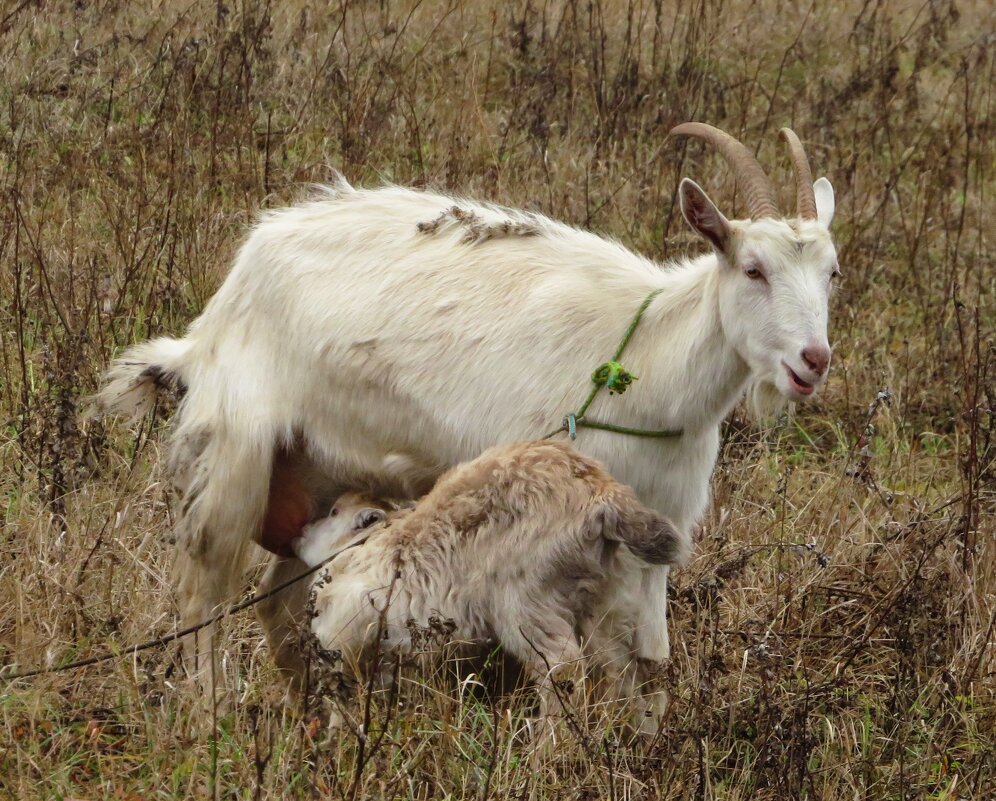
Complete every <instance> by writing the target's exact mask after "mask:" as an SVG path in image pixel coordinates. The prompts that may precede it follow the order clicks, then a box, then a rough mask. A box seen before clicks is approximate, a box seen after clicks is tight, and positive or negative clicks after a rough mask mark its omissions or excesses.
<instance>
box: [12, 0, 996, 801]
mask: <svg viewBox="0 0 996 801" xmlns="http://www.w3.org/2000/svg"><path fill="white" fill-rule="evenodd" d="M989 6H990V4H989V3H986V2H982V0H960V1H959V2H955V1H954V0H937V2H925V3H922V4H921V3H914V4H909V3H904V2H898V1H897V2H888V0H868V1H867V2H857V1H856V0H854V1H853V2H852V0H830V2H826V3H814V4H812V5H811V6H807V7H805V8H804V7H798V8H797V7H796V6H795V4H791V3H782V2H780V1H778V0H758V1H757V2H746V0H735V1H734V0H726V2H724V0H692V1H691V2H678V3H675V4H673V5H671V4H663V3H660V2H656V3H655V2H654V0H631V1H630V2H626V1H625V0H618V1H617V2H611V1H610V0H592V2H588V0H585V2H571V1H570V0H564V1H563V2H556V3H538V2H525V3H521V2H516V3H511V4H508V3H491V4H486V3H465V4H459V3H455V2H454V3H447V2H446V0H425V2H421V3H419V2H417V1H413V2H405V3H397V2H389V1H385V2H382V3H379V4H373V3H355V4H351V3H341V4H340V3H335V4H331V5H326V4H323V3H311V2H307V1H306V0H290V1H289V2H285V3H272V4H268V3H266V2H263V1H262V0H245V2H237V3H223V2H217V3H208V2H192V3H182V4H181V3H169V2H167V3H164V4H162V7H160V8H157V9H155V10H150V9H149V8H147V4H144V3H128V2H114V0H110V1H108V2H97V1H94V2H87V1H86V0H80V1H79V2H76V3H72V4H70V3H52V2H44V0H25V1H24V2H19V1H18V0H5V2H0V194H2V198H3V202H2V203H0V319H2V320H3V326H2V329H0V343H2V351H0V356H2V363H0V422H2V425H3V436H2V439H0V454H2V464H3V473H2V475H0V492H2V498H3V503H4V521H3V528H2V529H0V531H2V540H3V542H2V548H3V554H4V555H3V558H2V560H0V610H2V613H0V661H2V662H4V663H16V664H17V665H19V666H21V667H30V666H33V665H35V664H45V663H50V664H59V663H62V662H66V661H69V660H71V659H73V658H77V657H84V656H88V655H91V654H95V653H102V652H104V651H105V650H106V649H109V648H122V647H124V646H125V645H127V644H130V643H132V642H138V641H141V640H146V639H149V638H150V637H152V636H155V635H157V634H159V633H165V632H167V631H169V630H170V629H171V627H172V626H173V625H174V622H175V610H174V607H173V605H172V601H171V598H170V594H169V592H168V587H169V576H168V573H169V562H170V556H171V553H172V551H171V548H170V545H169V531H170V522H171V510H170V505H169V504H170V500H169V495H168V493H167V491H166V489H165V487H164V483H163V474H162V472H161V468H160V454H159V450H158V443H159V441H160V438H161V433H162V426H163V425H164V421H165V418H166V414H164V412H168V410H160V413H159V414H157V415H155V416H153V417H151V418H150V419H147V420H146V421H145V422H144V423H143V425H142V426H141V427H140V428H139V429H138V430H137V432H135V431H132V432H129V431H128V430H127V429H126V428H125V427H123V426H114V427H102V426H96V425H94V426H90V427H87V428H83V427H80V426H78V425H77V422H76V404H77V402H78V400H79V399H80V398H81V397H82V396H83V395H85V394H86V393H87V392H89V391H91V390H92V389H93V388H94V386H95V383H96V377H97V374H98V372H99V371H100V370H101V369H102V368H103V367H105V366H106V364H107V362H108V360H109V359H110V357H111V355H112V354H113V353H114V352H115V351H116V350H117V349H119V348H120V347H121V346H123V345H125V344H127V343H131V342H134V341H136V340H139V339H142V338H145V337H147V336H150V335H153V334H157V333H179V332H181V331H182V330H183V328H184V326H185V324H186V323H187V322H189V321H190V320H191V319H193V317H194V316H196V314H197V313H198V311H199V310H200V309H201V308H202V306H203V305H204V303H205V301H206V299H207V298H208V297H210V295H211V293H212V291H213V290H214V288H215V287H217V285H218V284H219V282H220V280H221V278H222V276H223V275H224V273H225V270H226V267H227V264H228V262H229V259H230V257H231V256H232V253H233V250H234V248H235V247H236V246H237V244H238V242H239V240H240V237H241V236H242V235H243V233H244V231H245V227H246V225H247V224H248V223H249V222H250V221H251V220H252V218H253V216H254V215H255V214H256V212H257V211H258V210H259V209H260V208H263V207H267V206H273V205H279V204H282V203H285V202H288V201H291V200H293V199H294V198H295V197H296V196H298V195H299V194H300V193H301V191H302V187H303V186H304V185H305V184H307V183H309V182H316V181H317V182H321V181H323V180H326V179H328V177H329V176H330V174H331V169H332V168H333V167H335V168H338V169H341V170H342V171H343V172H344V173H345V174H346V176H347V177H348V178H349V179H350V180H351V181H352V182H353V183H356V184H368V185H369V184H377V183H380V182H382V181H395V182H398V183H403V184H416V185H421V184H425V185H431V186H433V187H437V188H446V189H450V190H452V191H454V192H457V193H460V194H467V195H473V196H477V197H482V198H486V199H491V200H495V201H498V202H502V203H506V204H509V205H515V206H525V207H530V208H534V209H536V210H538V211H542V212H544V213H547V214H550V215H552V216H555V217H558V218H560V219H563V220H566V221H569V222H572V223H576V224H578V225H580V226H585V227H589V228H592V229H594V230H597V231H599V232H603V233H605V234H608V235H611V236H614V237H617V238H618V239H620V240H622V241H624V242H625V243H627V244H628V245H630V246H632V247H634V248H636V249H638V250H641V251H643V252H645V253H647V254H649V255H653V256H658V257H666V256H669V255H674V254H676V253H680V252H684V251H685V250H687V249H688V248H690V247H697V245H695V244H694V243H693V241H692V239H691V237H689V236H688V235H687V234H686V232H685V229H684V227H683V223H682V221H681V219H680V214H678V213H677V211H676V208H675V204H674V200H675V191H676V188H677V184H678V181H679V179H680V177H681V176H683V175H690V176H692V177H694V178H695V179H696V180H698V181H700V182H702V183H703V184H704V185H706V186H707V187H708V188H709V191H710V193H712V195H713V197H714V198H716V199H717V200H718V201H721V203H722V205H723V206H724V208H725V209H727V210H732V207H733V205H734V202H735V198H734V194H733V187H732V182H731V180H730V179H729V176H728V171H727V170H726V169H725V168H724V166H723V164H722V162H721V161H720V160H718V159H716V158H715V157H713V156H712V155H709V153H708V150H707V149H706V148H704V147H703V146H701V145H699V144H696V143H694V142H689V141H686V140H684V139H682V140H678V139H669V138H668V137H667V135H666V132H667V131H668V130H669V129H670V128H671V127H672V126H673V125H674V124H676V123H678V122H682V121H684V120H689V119H698V120H703V121H708V122H711V123H714V124H717V125H720V126H722V127H723V128H725V129H727V130H729V131H731V132H733V133H735V134H740V135H741V136H742V138H743V139H744V140H745V141H746V142H747V143H749V144H751V145H756V146H757V147H758V148H759V153H760V156H761V159H762V162H763V163H764V164H765V165H778V166H777V168H775V167H772V169H771V170H770V171H771V172H772V174H773V177H775V178H776V180H777V181H778V183H779V185H780V186H781V187H782V190H783V191H784V192H785V193H786V197H785V198H783V200H788V194H789V190H790V188H791V185H792V184H791V181H790V180H789V165H788V164H787V163H786V159H785V157H784V151H783V148H782V147H781V146H780V144H779V143H778V141H777V137H776V136H775V132H776V131H777V130H778V128H779V127H780V126H782V125H791V126H792V127H793V128H794V129H795V130H796V131H797V132H798V133H799V134H800V135H801V136H802V138H803V140H804V141H805V142H806V145H807V149H808V150H809V152H810V156H811V159H812V161H813V165H814V169H815V170H816V171H817V174H826V175H827V176H829V177H830V179H831V181H832V182H833V184H834V187H835V189H836V191H837V209H838V212H837V218H836V220H835V223H834V231H835V236H836V239H837V243H838V249H839V252H840V262H841V266H842V270H843V272H844V282H843V285H842V288H841V291H839V292H838V293H837V295H836V297H835V300H834V309H833V315H832V323H831V339H832V341H833V342H834V343H835V352H834V365H833V368H832V375H831V380H830V386H829V387H828V389H827V391H826V393H825V394H824V395H823V396H822V397H821V398H820V399H819V400H818V401H816V402H814V403H812V404H809V405H807V406H805V407H800V408H799V409H797V410H796V413H795V415H794V416H792V417H790V418H789V419H787V420H784V421H781V422H780V423H779V424H777V425H775V426H774V427H772V428H769V429H767V430H763V431H762V430H760V429H757V428H755V427H752V426H750V425H748V424H746V423H744V422H742V421H741V420H740V419H732V420H731V421H729V424H728V426H727V427H726V436H725V440H724V441H725V446H724V450H723V453H722V456H721V460H720V464H719V467H718V469H717V472H716V476H715V484H714V490H715V492H714V503H713V507H712V511H711V513H710V516H709V518H708V520H707V521H705V525H704V527H703V529H702V531H701V532H700V535H699V538H698V543H697V551H696V557H695V559H694V560H693V562H692V564H691V565H690V567H688V568H686V569H684V570H681V571H678V572H677V574H676V575H675V577H674V579H675V594H674V601H673V604H672V611H673V620H672V640H673V642H674V643H675V653H674V659H673V661H672V663H671V665H670V667H669V670H668V675H667V676H666V677H665V680H666V681H667V683H668V684H669V686H670V690H671V693H672V697H673V704H672V706H671V709H670V713H669V723H668V726H667V728H666V730H665V731H664V732H663V733H662V734H661V736H660V737H659V738H658V740H657V741H656V742H654V743H653V744H652V745H650V746H649V747H648V748H645V749H635V750H634V749H630V748H628V747H625V746H623V745H619V744H617V743H616V742H615V740H614V739H613V737H612V735H611V733H609V732H605V731H601V730H599V729H597V728H594V727H591V728H588V727H585V726H580V725H579V726H578V727H577V728H572V729H570V731H569V732H568V733H567V735H566V739H564V740H563V741H562V745H561V747H560V748H559V749H557V750H556V751H555V752H554V753H552V754H551V755H550V756H549V757H548V758H547V759H546V760H545V761H544V763H543V766H542V769H541V770H533V769H532V767H530V765H529V763H528V760H525V759H524V758H523V756H524V751H523V748H522V740H521V738H516V736H515V733H516V731H517V729H518V728H519V726H520V725H521V719H522V716H523V714H525V712H524V710H525V705H524V704H521V703H518V704H516V703H512V704H509V703H508V699H507V698H498V699H491V700H482V699H481V698H478V697H476V696H475V695H474V694H472V693H469V692H465V693H462V694H457V693H454V692H452V691H450V690H448V689H447V685H446V684H445V683H440V682H437V681H436V680H435V679H432V680H419V675H420V674H418V673H417V672H415V673H412V674H410V675H407V674H406V676H405V680H404V681H403V683H402V685H401V686H400V687H399V688H398V695H397V700H399V701H400V702H401V704H402V705H401V706H400V707H397V706H396V705H389V704H386V703H382V702H380V701H378V703H375V704H373V705H372V706H371V707H370V708H369V710H370V727H371V736H370V737H369V738H368V739H367V740H366V741H365V742H364V743H363V744H362V745H361V744H360V742H359V740H358V738H356V737H346V738H342V739H341V740H337V741H335V742H333V743H326V742H323V741H322V738H321V735H320V734H317V735H316V732H315V730H314V729H313V728H309V727H308V726H307V725H303V724H302V723H301V722H300V721H297V720H294V719H293V718H292V717H285V716H282V713H280V711H279V710H278V707H277V706H276V704H275V703H274V701H275V696H276V692H275V690H276V686H277V685H276V681H275V674H274V669H273V667H272V666H271V664H270V663H269V661H268V660H267V658H266V654H265V651H264V649H263V647H262V645H261V638H260V635H259V631H258V629H257V628H256V626H255V624H254V622H253V621H252V620H251V619H250V618H248V617H246V616H245V615H243V616H241V617H240V618H238V620H237V621H236V622H235V624H234V625H233V626H232V627H231V636H230V637H229V639H228V641H227V645H226V648H225V652H224V661H223V665H224V669H225V670H226V671H228V672H229V673H230V674H231V676H232V680H233V681H235V682H237V686H238V688H239V692H238V699H237V703H236V705H235V708H234V710H233V711H231V712H230V713H228V714H226V715H223V716H219V717H218V718H217V719H216V720H214V721H213V724H212V726H211V730H210V731H208V732H193V731H191V729H190V727H189V725H188V723H187V721H188V713H189V710H190V707H191V705H192V704H193V703H194V696H193V694H192V692H191V691H190V689H189V688H188V687H187V686H186V685H185V684H184V683H183V682H182V681H180V680H179V676H178V673H177V671H176V670H175V667H174V660H175V650H174V646H171V647H170V648H166V649H161V650H150V651H147V652H144V653H142V654H141V655H139V656H138V657H135V658H131V659H126V660H121V661H118V662H109V663H104V664H102V665H98V666H94V667H90V668H87V669H84V670H79V671H73V672H64V673H55V674H51V675H48V676H44V677H41V678H36V679H31V680H24V681H18V682H15V683H8V682H6V681H3V680H0V795H6V796H8V797H11V798H18V799H29V798H62V797H78V798H92V799H96V798H122V799H125V798H142V799H146V798H153V797H156V798H171V797H176V798H186V797H189V796H190V795H193V794H200V793H205V794H214V795H216V796H217V797H225V798H262V797H273V798H279V797H287V798H305V797H313V796H319V797H333V798H338V797H340V796H349V797H356V798H395V797H411V798H442V797H452V798H467V797H475V798H482V799H483V798H487V797H495V798H503V797H508V796H513V795H514V796H516V797H524V796H526V795H528V794H530V793H532V794H533V795H534V797H537V798H547V797H549V798H554V797H571V798H574V797H582V798H601V797H605V798H613V799H615V798H628V797H634V796H636V795H637V794H640V797H645V798H656V797H662V798H701V799H710V798H723V799H748V798H750V799H787V798H796V797H798V798H809V799H824V798H825V799H836V798H841V797H847V798H869V799H872V798H874V799H878V798H883V799H885V798H890V799H891V798H895V799H921V798H923V799H927V798H932V799H933V798H938V799H940V798H950V799H955V798H965V799H986V798H992V797H993V796H994V795H996V734H994V731H996V652H994V648H996V645H994V641H996V525H994V516H996V491H994V486H996V468H994V460H996V438H994V433H996V431H994V429H996V416H994V412H993V405H994V402H996V397H994V396H996V354H994V352H993V337H994V330H993V329H994V322H993V321H994V320H996V301H994V291H996V269H994V263H993V262H994V260H993V251H992V230H993V224H992V215H993V204H992V198H993V193H994V191H996V184H994V168H996V154H994V149H993V145H992V142H993V141H994V139H996V130H994V127H996V115H994V94H993V93H994V89H993V87H994V86H996V38H994V33H993V31H994V18H993V12H992V11H991V10H990V7H989ZM783 207H791V204H789V203H787V202H785V203H783ZM987 212H988V214H987ZM987 219H989V220H990V221H989V222H988V223H987V222H986V220H987ZM506 707H507V708H508V709H507V710H506Z"/></svg>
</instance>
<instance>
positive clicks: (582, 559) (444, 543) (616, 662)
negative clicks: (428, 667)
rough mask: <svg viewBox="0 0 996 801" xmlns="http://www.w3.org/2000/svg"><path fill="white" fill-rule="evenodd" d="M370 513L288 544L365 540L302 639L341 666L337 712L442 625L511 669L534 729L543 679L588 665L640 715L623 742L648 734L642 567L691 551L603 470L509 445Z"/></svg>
mask: <svg viewBox="0 0 996 801" xmlns="http://www.w3.org/2000/svg"><path fill="white" fill-rule="evenodd" d="M374 503H375V504H376V505H370V504H371V499H370V498H369V497H366V496H363V495H359V494H356V493H349V494H347V495H344V496H342V497H341V498H339V500H338V501H336V504H335V507H334V508H333V514H332V515H330V516H329V517H328V518H325V519H324V520H320V521H317V522H315V523H313V524H311V525H309V526H307V527H306V528H305V529H304V534H303V536H302V537H301V538H299V539H298V540H297V541H295V543H294V548H295V550H296V552H297V553H298V555H299V556H300V557H301V558H302V559H303V560H304V561H305V562H306V563H307V564H309V566H315V565H318V564H319V563H320V562H321V561H323V560H324V559H326V558H328V557H329V556H331V555H332V554H334V553H335V552H336V551H337V550H339V549H341V548H344V547H345V546H347V545H349V544H350V543H351V542H353V543H355V542H356V541H357V538H358V536H359V537H364V538H366V541H365V542H364V543H363V544H360V545H356V546H354V547H351V548H349V549H348V550H345V551H342V552H341V553H340V554H339V555H338V556H336V557H335V558H334V559H333V560H332V562H331V563H330V564H329V565H328V566H327V567H326V568H325V569H324V570H322V571H320V572H319V573H318V574H317V575H316V577H315V578H314V579H313V582H312V585H311V604H310V606H311V609H312V615H311V617H312V619H311V621H310V626H311V631H312V632H313V634H314V635H315V637H316V638H317V640H318V644H319V646H320V648H321V652H322V653H323V654H324V655H325V657H326V660H325V661H326V662H327V660H328V655H329V654H330V653H332V654H335V655H336V659H337V667H336V668H335V670H334V671H333V675H332V676H331V677H330V676H329V675H328V671H327V669H326V671H324V672H323V675H322V681H323V684H325V686H326V687H330V688H332V689H333V691H334V692H335V693H336V694H337V695H338V696H339V698H338V700H339V701H340V702H344V701H348V700H350V698H351V696H352V695H353V691H354V688H355V684H356V682H357V681H358V682H359V683H360V684H361V685H362V684H364V683H365V681H366V677H368V676H370V675H371V674H370V671H375V673H374V674H373V675H374V678H375V679H376V678H378V676H379V675H380V672H382V673H383V675H384V676H391V675H393V668H392V666H393V665H394V664H396V660H397V659H399V658H401V657H403V656H404V655H406V654H411V653H412V652H413V650H414V647H415V646H414V644H413V641H412V639H413V630H418V629H419V628H421V629H425V628H428V627H429V626H430V624H431V621H432V620H434V619H439V620H444V621H447V625H448V626H449V627H450V628H452V634H451V635H450V636H451V638H452V639H453V640H454V641H457V642H470V643H481V642H488V643H498V644H500V645H501V646H502V647H503V648H504V649H505V650H506V651H507V652H508V653H510V654H511V655H512V656H514V657H515V658H516V659H518V660H519V661H520V663H521V664H522V665H523V666H524V667H525V669H526V672H527V674H528V676H529V677H531V678H532V680H533V681H535V682H536V684H537V685H538V688H539V692H540V715H541V718H544V719H545V718H549V717H550V716H552V715H555V714H556V713H557V712H558V711H559V708H560V707H559V699H558V698H557V692H558V691H557V690H555V688H554V682H556V681H558V680H559V679H562V678H563V677H564V675H565V674H569V673H574V672H576V671H577V670H578V669H579V668H580V667H581V665H582V662H584V663H588V664H589V665H591V666H593V667H594V668H595V669H596V672H597V673H598V674H599V675H600V676H601V677H602V682H601V683H602V684H603V686H604V688H605V692H606V695H607V698H606V700H607V701H608V702H609V703H610V704H615V703H618V702H622V701H629V700H632V701H635V702H636V705H635V706H636V708H635V711H634V718H633V727H634V729H636V730H638V731H639V730H640V729H641V727H643V728H644V729H645V733H652V732H653V731H656V728H655V725H654V721H653V716H652V715H651V716H648V715H647V711H648V710H650V709H654V708H657V707H659V706H661V705H662V702H661V700H660V699H656V698H654V699H645V698H644V693H645V692H653V690H650V689H649V688H640V687H638V686H637V675H636V665H637V662H638V655H637V653H636V652H635V649H634V643H635V641H636V639H637V638H636V631H637V627H638V626H639V625H640V623H639V621H640V618H641V615H640V610H641V607H642V606H643V604H644V598H643V595H642V592H641V589H640V588H641V586H642V580H643V576H644V574H645V573H646V572H647V571H648V569H650V567H651V566H653V565H657V566H660V565H674V564H678V563H680V562H682V561H683V560H684V559H685V558H686V557H687V555H688V552H689V550H690V541H689V538H688V537H687V536H686V535H685V534H683V533H681V532H679V531H678V530H677V529H676V528H675V527H674V526H673V525H672V524H671V523H670V522H669V521H668V520H666V519H665V518H664V517H662V516H661V515H659V514H658V513H656V512H654V511H652V510H650V509H648V508H647V507H645V506H644V505H643V504H641V503H640V502H639V501H638V500H637V498H636V495H635V493H634V492H633V491H632V490H631V489H630V488H629V487H626V486H624V485H622V484H620V483H619V482H617V481H615V480H614V479H613V478H612V477H611V476H610V475H609V474H608V473H607V472H606V470H605V468H604V467H603V466H602V465H600V464H599V463H598V462H596V461H595V460H593V459H590V458H588V457H585V456H582V455H581V454H580V453H578V452H577V451H576V450H574V449H573V448H571V447H570V446H569V445H566V444H564V443H558V442H549V441H547V442H544V441H540V442H526V443H516V444H512V445H505V446H498V447H495V448H492V449H490V450H488V451H486V452H485V453H484V454H482V455H481V456H480V457H479V458H477V459H475V460H473V461H471V462H468V463H465V464H462V465H458V466H457V467H455V468H453V469H452V470H450V471H449V472H448V473H446V474H445V475H444V476H443V477H442V478H441V479H440V480H439V482H438V483H437V484H436V486H435V487H434V488H433V490H432V491H431V492H430V493H429V494H428V495H427V496H426V497H425V498H423V499H422V500H421V501H419V502H418V503H417V504H416V505H415V506H414V507H413V508H411V509H406V510H402V511H393V512H392V511H387V509H388V507H387V505H386V504H385V503H383V502H377V501H374ZM263 620H264V626H265V628H266V629H267V631H268V633H270V632H273V631H274V630H276V632H277V633H278V636H279V634H282V633H284V632H285V631H286V626H285V623H284V622H283V621H280V620H273V619H268V618H265V617H264V618H263ZM269 636H270V641H271V643H272V642H273V641H274V639H275V638H274V636H273V634H269ZM561 691H562V690H561Z"/></svg>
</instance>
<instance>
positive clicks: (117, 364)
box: [83, 337, 191, 420]
mask: <svg viewBox="0 0 996 801" xmlns="http://www.w3.org/2000/svg"><path fill="white" fill-rule="evenodd" d="M190 348H191V343H190V341H189V340H186V339H170V338H169V337H160V338H159V339H150V340H149V341H147V342H141V343H139V344H138V345H133V346H132V347H130V348H128V350H126V351H125V352H124V353H123V354H121V356H119V357H118V358H117V359H115V360H114V361H113V362H112V364H111V366H110V368H108V370H107V372H106V373H104V376H103V378H102V380H101V388H100V390H99V391H98V392H97V394H95V395H94V396H93V397H91V398H90V399H89V403H88V404H87V407H86V410H85V411H84V413H83V414H84V416H85V417H102V416H104V415H105V414H121V415H127V416H128V417H129V418H130V419H132V420H134V419H136V418H138V417H141V416H142V415H144V414H145V413H146V412H148V411H149V409H151V408H152V404H153V403H154V402H155V400H156V396H157V395H158V393H159V390H160V389H162V388H164V387H167V388H170V389H179V390H180V391H183V390H184V389H186V380H185V375H184V372H185V370H184V367H185V363H186V360H187V356H188V353H189V351H190Z"/></svg>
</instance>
